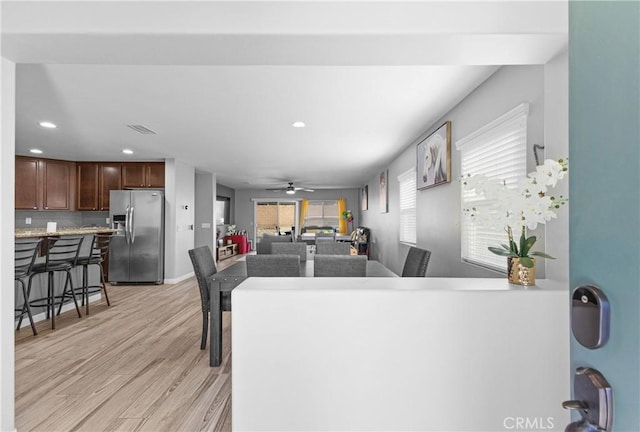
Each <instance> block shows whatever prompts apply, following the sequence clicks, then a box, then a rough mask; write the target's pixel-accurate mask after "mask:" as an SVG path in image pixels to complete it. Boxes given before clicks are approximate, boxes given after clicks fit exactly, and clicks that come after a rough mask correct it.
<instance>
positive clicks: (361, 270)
mask: <svg viewBox="0 0 640 432" xmlns="http://www.w3.org/2000/svg"><path fill="white" fill-rule="evenodd" d="M316 247H317V246H316ZM313 275H314V276H315V277H365V276H366V275H367V257H366V256H364V255H316V257H315V258H314V264H313Z"/></svg>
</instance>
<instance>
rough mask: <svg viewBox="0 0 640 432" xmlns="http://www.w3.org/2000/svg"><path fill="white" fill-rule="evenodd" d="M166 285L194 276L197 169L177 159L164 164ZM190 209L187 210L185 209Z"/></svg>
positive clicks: (168, 160)
mask: <svg viewBox="0 0 640 432" xmlns="http://www.w3.org/2000/svg"><path fill="white" fill-rule="evenodd" d="M165 183H166V184H165V248H164V251H165V252H164V254H165V259H164V262H165V269H164V279H165V283H176V282H179V281H181V280H183V279H185V278H187V277H189V276H191V275H193V267H192V266H191V260H190V259H189V253H188V251H189V249H192V248H193V244H194V243H193V242H194V231H193V228H192V226H193V225H194V202H195V169H194V167H193V166H191V165H187V164H185V163H184V162H181V161H179V160H176V159H167V160H166V162H165ZM185 206H187V208H185Z"/></svg>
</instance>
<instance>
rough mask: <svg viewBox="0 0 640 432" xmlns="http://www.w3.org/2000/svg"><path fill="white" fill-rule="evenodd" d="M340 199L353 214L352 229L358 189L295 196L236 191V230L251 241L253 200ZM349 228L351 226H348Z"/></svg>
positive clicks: (260, 190)
mask: <svg viewBox="0 0 640 432" xmlns="http://www.w3.org/2000/svg"><path fill="white" fill-rule="evenodd" d="M340 197H345V198H346V199H347V210H351V212H352V213H353V227H354V228H355V227H357V226H358V224H359V218H358V213H359V208H360V190H359V189H317V190H316V191H315V192H310V193H307V192H302V191H298V192H296V194H295V195H287V194H285V193H284V192H273V191H267V190H264V189H236V193H235V203H232V205H233V206H234V208H235V215H236V216H235V224H236V226H237V229H239V230H246V231H247V234H248V235H249V237H250V238H251V239H252V240H253V241H254V242H253V245H254V248H255V244H256V243H255V239H253V222H254V221H253V201H252V199H253V198H261V199H267V198H268V199H273V200H274V201H276V200H291V199H295V200H301V199H302V198H308V199H309V200H335V199H338V198H340ZM350 226H351V225H350Z"/></svg>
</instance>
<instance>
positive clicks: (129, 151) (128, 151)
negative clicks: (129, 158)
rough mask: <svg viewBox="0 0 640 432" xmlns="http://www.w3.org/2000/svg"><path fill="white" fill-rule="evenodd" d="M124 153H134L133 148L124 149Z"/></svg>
mask: <svg viewBox="0 0 640 432" xmlns="http://www.w3.org/2000/svg"><path fill="white" fill-rule="evenodd" d="M122 153H124V154H133V150H129V149H124V150H122Z"/></svg>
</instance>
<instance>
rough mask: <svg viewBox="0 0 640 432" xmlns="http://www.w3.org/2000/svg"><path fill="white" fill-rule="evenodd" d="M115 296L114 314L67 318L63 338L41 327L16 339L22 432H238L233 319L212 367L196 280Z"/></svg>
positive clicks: (126, 289)
mask: <svg viewBox="0 0 640 432" xmlns="http://www.w3.org/2000/svg"><path fill="white" fill-rule="evenodd" d="M232 261H233V259H229V260H225V261H223V262H222V263H221V265H220V266H219V269H221V268H222V267H225V266H228V265H230V264H231V263H232ZM107 289H108V292H109V297H110V300H111V307H107V306H106V303H105V302H104V300H101V301H100V302H99V303H97V304H95V305H94V304H92V305H91V314H90V315H89V316H83V317H82V318H81V319H79V318H78V317H77V315H76V314H75V310H74V311H70V312H67V313H65V314H63V315H62V316H61V319H60V320H59V321H58V320H56V327H57V328H56V330H55V331H51V330H50V323H49V321H41V322H39V323H38V332H39V334H38V336H35V337H34V336H33V335H32V334H31V329H30V327H29V326H28V325H27V326H26V327H23V328H22V329H21V330H20V331H17V332H16V346H15V362H16V364H15V370H16V400H15V404H16V428H17V430H18V431H20V432H27V431H47V432H48V431H93V432H95V431H116V430H117V431H154V432H160V431H171V432H174V431H205V430H206V431H228V430H231V351H230V338H231V331H230V324H231V315H230V313H229V312H225V313H224V318H223V326H224V333H223V346H224V351H223V360H222V365H221V366H220V367H217V368H211V367H209V364H208V362H209V357H208V353H209V351H208V348H209V347H208V345H207V349H206V350H204V351H201V350H200V336H201V328H202V313H201V307H200V294H199V291H198V288H197V283H196V281H195V278H191V279H188V280H186V281H184V282H181V283H179V284H175V285H152V286H148V285H139V286H122V285H119V286H108V287H107ZM82 312H83V315H84V309H82Z"/></svg>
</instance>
